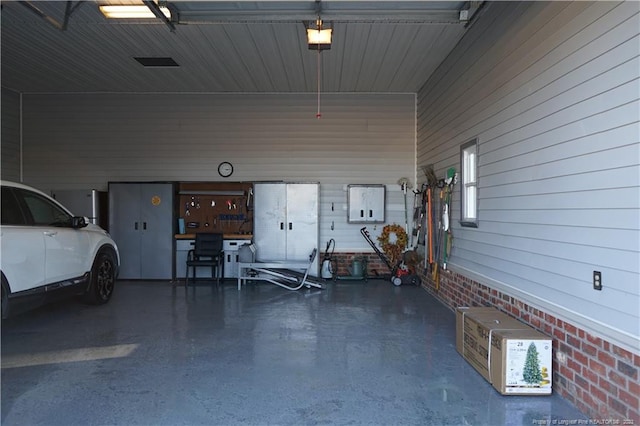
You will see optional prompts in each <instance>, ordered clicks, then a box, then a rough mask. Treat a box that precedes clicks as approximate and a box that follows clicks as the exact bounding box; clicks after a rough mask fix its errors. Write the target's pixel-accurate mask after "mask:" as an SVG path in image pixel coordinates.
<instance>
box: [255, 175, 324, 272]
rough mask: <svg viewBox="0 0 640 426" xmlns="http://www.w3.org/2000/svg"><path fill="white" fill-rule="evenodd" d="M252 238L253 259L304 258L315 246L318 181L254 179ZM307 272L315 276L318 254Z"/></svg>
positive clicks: (263, 260)
mask: <svg viewBox="0 0 640 426" xmlns="http://www.w3.org/2000/svg"><path fill="white" fill-rule="evenodd" d="M253 193H254V229H253V242H254V244H255V246H256V259H257V260H258V261H262V262H272V261H297V262H299V261H308V260H309V255H310V254H311V252H312V251H313V249H317V248H318V239H319V225H318V211H319V210H318V204H319V203H318V201H319V195H320V185H319V184H318V183H280V182H278V183H256V184H254V187H253ZM311 274H312V275H313V276H318V256H316V258H315V260H314V264H313V265H312V268H311Z"/></svg>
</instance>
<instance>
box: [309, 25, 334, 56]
mask: <svg viewBox="0 0 640 426" xmlns="http://www.w3.org/2000/svg"><path fill="white" fill-rule="evenodd" d="M306 28H307V44H308V45H309V50H329V49H331V36H332V35H333V28H332V27H331V24H328V25H326V24H324V23H323V22H322V19H320V17H318V19H317V20H316V21H315V22H310V23H308V24H307V25H306Z"/></svg>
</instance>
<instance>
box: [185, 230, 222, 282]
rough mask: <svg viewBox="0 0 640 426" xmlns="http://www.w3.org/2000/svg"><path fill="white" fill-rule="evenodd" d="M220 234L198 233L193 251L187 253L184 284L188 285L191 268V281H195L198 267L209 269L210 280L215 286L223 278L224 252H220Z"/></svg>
mask: <svg viewBox="0 0 640 426" xmlns="http://www.w3.org/2000/svg"><path fill="white" fill-rule="evenodd" d="M223 240H224V237H223V235H222V234H210V233H206V234H205V233H198V234H196V241H195V243H194V247H193V249H191V250H189V252H188V253H187V274H186V277H185V284H186V285H187V286H188V285H189V268H193V281H194V282H195V280H196V269H197V268H198V267H200V266H207V267H210V268H211V279H212V280H213V279H215V280H216V285H217V284H219V283H220V280H221V279H222V278H224V252H223V250H222V242H223Z"/></svg>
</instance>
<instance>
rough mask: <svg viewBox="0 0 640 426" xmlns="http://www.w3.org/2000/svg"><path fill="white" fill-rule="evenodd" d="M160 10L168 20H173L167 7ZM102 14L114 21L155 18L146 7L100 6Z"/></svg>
mask: <svg viewBox="0 0 640 426" xmlns="http://www.w3.org/2000/svg"><path fill="white" fill-rule="evenodd" d="M160 10H161V11H162V13H163V14H164V16H166V17H167V18H169V19H171V12H170V11H169V9H168V8H166V7H162V6H161V7H160ZM100 12H102V14H103V15H104V16H106V17H107V18H113V19H146V18H155V17H156V15H154V14H153V12H152V11H151V9H149V8H148V7H147V6H145V5H104V6H100Z"/></svg>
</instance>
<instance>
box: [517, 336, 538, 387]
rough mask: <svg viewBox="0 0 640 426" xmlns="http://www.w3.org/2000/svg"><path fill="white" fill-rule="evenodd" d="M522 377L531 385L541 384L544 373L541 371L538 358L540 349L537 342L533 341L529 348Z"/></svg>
mask: <svg viewBox="0 0 640 426" xmlns="http://www.w3.org/2000/svg"><path fill="white" fill-rule="evenodd" d="M522 378H523V379H524V381H525V382H527V383H528V384H530V385H534V384H538V385H539V384H540V382H541V381H542V373H541V372H540V361H539V360H538V349H537V348H536V345H535V343H533V342H531V344H530V345H529V349H528V350H527V359H526V360H525V362H524V369H523V371H522Z"/></svg>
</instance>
